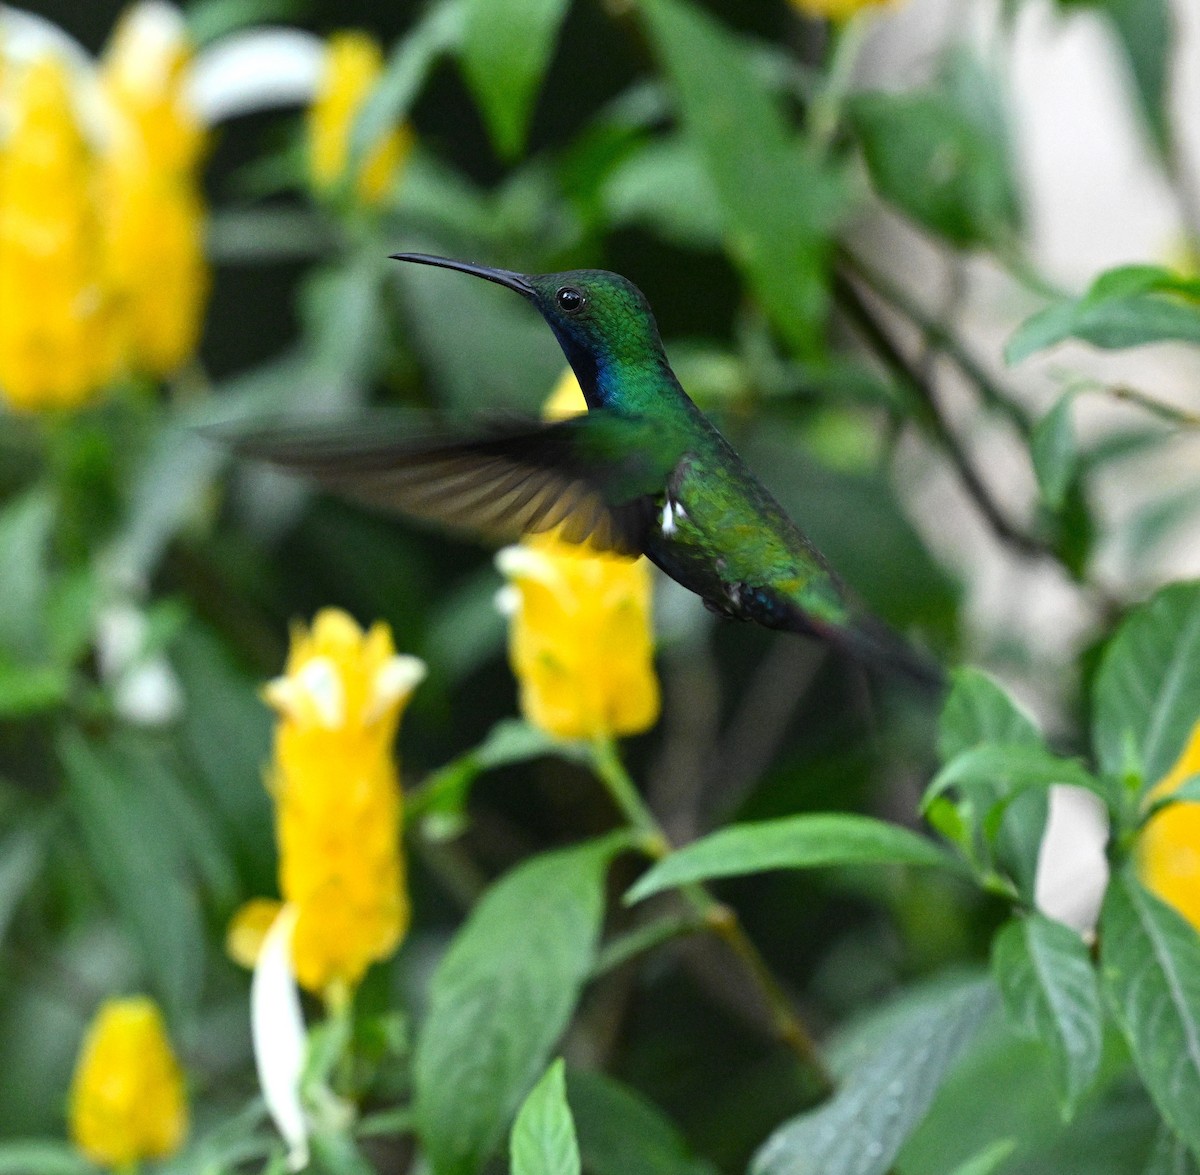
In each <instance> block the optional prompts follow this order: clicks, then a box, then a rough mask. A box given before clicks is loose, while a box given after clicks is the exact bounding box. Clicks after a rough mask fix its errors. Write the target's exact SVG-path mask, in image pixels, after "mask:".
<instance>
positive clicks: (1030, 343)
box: [1004, 265, 1200, 364]
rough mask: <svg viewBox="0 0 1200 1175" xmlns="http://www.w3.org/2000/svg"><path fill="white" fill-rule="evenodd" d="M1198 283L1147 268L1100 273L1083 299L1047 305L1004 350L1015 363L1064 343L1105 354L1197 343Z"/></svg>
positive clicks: (1199, 327) (1199, 324)
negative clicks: (1100, 349)
mask: <svg viewBox="0 0 1200 1175" xmlns="http://www.w3.org/2000/svg"><path fill="white" fill-rule="evenodd" d="M1197 298H1200V283H1198V282H1197V280H1196V279H1195V278H1188V277H1183V276H1181V275H1179V274H1175V273H1172V272H1171V271H1170V270H1166V269H1160V268H1157V267H1156V266H1150V265H1128V266H1122V267H1120V268H1118V269H1113V270H1109V271H1108V272H1107V273H1104V274H1101V275H1100V277H1099V278H1097V279H1096V281H1095V282H1094V283H1093V284H1092V287H1091V289H1089V290H1088V292H1087V293H1086V294H1084V295H1083V297H1081V298H1073V299H1066V300H1064V301H1061V302H1055V303H1053V304H1052V305H1050V306H1047V307H1046V309H1045V310H1041V311H1039V312H1038V313H1037V314H1035V315H1033V316H1032V317H1031V318H1029V319H1027V320H1026V321H1025V322H1024V323H1022V324H1021V326H1020V327H1018V329H1017V331H1016V333H1015V334H1014V335H1013V336H1012V338H1011V339H1009V341H1008V344H1007V346H1006V347H1005V349H1004V355H1005V359H1006V360H1007V361H1008V362H1009V363H1010V364H1011V363H1019V362H1020V361H1021V360H1022V359H1025V358H1027V357H1028V356H1030V355H1032V354H1034V353H1035V352H1037V351H1042V350H1045V349H1046V348H1047V347H1051V346H1053V345H1054V344H1055V343H1061V342H1063V341H1064V340H1065V339H1072V338H1074V339H1080V340H1082V341H1083V342H1085V343H1091V344H1092V345H1093V346H1096V347H1103V348H1106V349H1109V350H1114V349H1119V348H1123V347H1137V346H1140V345H1142V344H1143V343H1156V342H1163V341H1166V340H1175V341H1178V342H1184V343H1200V304H1197Z"/></svg>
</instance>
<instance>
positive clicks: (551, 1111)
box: [511, 1060, 580, 1175]
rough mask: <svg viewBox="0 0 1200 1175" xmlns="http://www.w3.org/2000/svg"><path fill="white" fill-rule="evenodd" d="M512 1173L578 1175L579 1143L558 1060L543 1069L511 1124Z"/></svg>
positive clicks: (524, 1174)
mask: <svg viewBox="0 0 1200 1175" xmlns="http://www.w3.org/2000/svg"><path fill="white" fill-rule="evenodd" d="M511 1151H512V1175H579V1173H580V1160H579V1143H578V1141H577V1140H576V1138H575V1122H574V1120H573V1119H572V1117H571V1107H570V1106H569V1105H567V1083H566V1080H565V1078H564V1076H563V1063H562V1061H561V1060H558V1061H555V1062H554V1064H552V1065H551V1066H550V1068H549V1069H547V1070H546V1072H545V1075H544V1076H543V1077H542V1079H541V1080H540V1081H539V1082H538V1083H537V1085H535V1086H534V1087H533V1088H532V1089H531V1090H530V1091H529V1096H528V1097H527V1098H526V1099H525V1101H524V1102H523V1103H522V1105H521V1109H520V1112H519V1113H518V1114H517V1120H516V1121H515V1122H514V1123H513V1128H512V1145H511Z"/></svg>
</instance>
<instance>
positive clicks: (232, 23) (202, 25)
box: [185, 0, 306, 47]
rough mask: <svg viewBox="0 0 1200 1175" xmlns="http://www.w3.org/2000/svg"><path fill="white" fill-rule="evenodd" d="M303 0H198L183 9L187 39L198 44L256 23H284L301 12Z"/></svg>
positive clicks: (300, 14) (302, 12) (217, 38)
mask: <svg viewBox="0 0 1200 1175" xmlns="http://www.w3.org/2000/svg"><path fill="white" fill-rule="evenodd" d="M305 7H306V5H305V3H304V0H198V2H194V3H192V4H189V5H188V6H187V8H186V9H185V14H186V17H187V27H188V39H189V41H190V43H191V44H193V45H195V46H197V47H199V46H202V45H207V44H209V43H210V42H212V41H216V40H219V39H220V38H221V37H227V36H229V35H230V34H231V33H236V32H239V31H241V30H242V29H245V28H246V27H247V26H249V25H256V24H283V23H285V22H288V21H294V20H296V19H297V18H299V17H301V16H303V15H304V8H305Z"/></svg>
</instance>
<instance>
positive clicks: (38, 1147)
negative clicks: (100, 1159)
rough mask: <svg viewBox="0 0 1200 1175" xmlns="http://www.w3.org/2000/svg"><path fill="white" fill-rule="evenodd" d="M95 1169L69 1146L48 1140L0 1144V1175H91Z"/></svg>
mask: <svg viewBox="0 0 1200 1175" xmlns="http://www.w3.org/2000/svg"><path fill="white" fill-rule="evenodd" d="M93 1171H95V1168H94V1167H93V1166H92V1165H91V1163H89V1162H88V1161H87V1159H85V1158H84V1157H83V1155H81V1154H80V1153H79V1152H78V1151H77V1150H76V1149H75V1148H74V1147H73V1146H70V1145H69V1144H68V1143H65V1142H52V1141H51V1140H49V1139H41V1138H30V1139H12V1140H11V1141H10V1140H5V1141H4V1142H0V1175H91V1173H92V1172H93Z"/></svg>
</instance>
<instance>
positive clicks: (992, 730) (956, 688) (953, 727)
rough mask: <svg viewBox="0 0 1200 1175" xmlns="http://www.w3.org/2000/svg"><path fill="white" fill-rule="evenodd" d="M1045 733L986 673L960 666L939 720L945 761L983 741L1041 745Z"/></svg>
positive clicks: (940, 738)
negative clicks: (1039, 729) (1042, 732)
mask: <svg viewBox="0 0 1200 1175" xmlns="http://www.w3.org/2000/svg"><path fill="white" fill-rule="evenodd" d="M1041 741H1042V736H1041V735H1040V734H1039V733H1038V728H1037V727H1036V726H1035V725H1034V724H1033V720H1032V719H1031V718H1029V717H1028V716H1027V715H1026V714H1025V712H1024V711H1023V710H1021V708H1020V707H1019V706H1018V705H1017V703H1016V702H1014V701H1013V700H1012V699H1011V698H1010V697H1009V696H1008V694H1006V693H1005V692H1004V690H1003V689H1002V688H1001V686H1000V685H998V684H997V683H996V682H995V681H994V680H993V679H992V678H990V677H989V676H988V675H987V674H986V673H983V672H982V671H980V670H978V669H971V668H966V669H956V670H955V671H954V673H953V675H952V677H951V686H950V694H949V696H948V697H947V698H946V703H945V705H944V706H943V707H942V716H941V718H940V720H939V723H938V755H939V756H940V758H941V760H942V762H943V763H948V762H949V761H950V760H951V759H953V758H955V757H956V756H958V755H961V754H962V753H963V752H964V751H968V750H970V749H971V748H972V747H974V746H976V745H977V744H979V743H1029V744H1036V745H1039V746H1040V745H1041Z"/></svg>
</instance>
